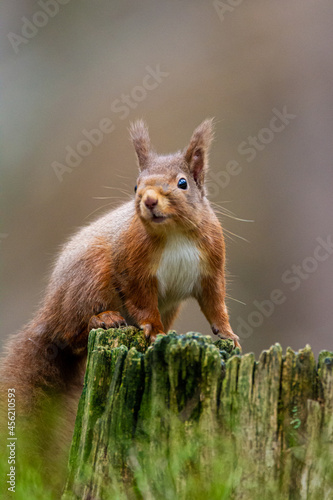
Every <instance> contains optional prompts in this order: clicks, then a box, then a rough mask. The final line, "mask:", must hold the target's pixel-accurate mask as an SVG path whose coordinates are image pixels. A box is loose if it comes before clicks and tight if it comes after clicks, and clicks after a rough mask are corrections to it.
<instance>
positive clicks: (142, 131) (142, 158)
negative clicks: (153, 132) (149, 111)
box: [129, 120, 151, 170]
mask: <svg viewBox="0 0 333 500" xmlns="http://www.w3.org/2000/svg"><path fill="white" fill-rule="evenodd" d="M129 132H130V136H131V139H132V142H133V146H134V149H135V151H136V154H137V157H138V162H139V169H140V170H143V169H144V168H145V167H146V166H147V160H148V158H149V155H150V152H151V145H150V138H149V132H148V127H147V125H146V124H145V122H144V121H143V120H137V121H136V122H134V123H131V126H130V129H129Z"/></svg>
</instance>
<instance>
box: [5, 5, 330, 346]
mask: <svg viewBox="0 0 333 500" xmlns="http://www.w3.org/2000/svg"><path fill="white" fill-rule="evenodd" d="M45 1H46V0H45ZM222 3H223V2H220V7H216V6H215V3H214V2H211V1H210V2H202V1H199V0H191V1H189V0H166V1H156V0H155V1H153V0H144V1H142V2H129V1H124V0H117V1H113V2H110V1H107V0H100V1H88V0H85V1H80V2H76V1H74V0H69V1H68V3H67V4H64V5H60V4H58V7H59V12H58V13H57V14H56V15H54V17H52V18H51V17H49V18H48V19H47V23H46V25H45V26H43V27H40V28H38V32H37V33H36V34H34V36H31V38H29V39H26V41H27V43H23V42H22V43H19V45H18V47H17V50H16V51H15V50H14V48H13V46H12V44H11V42H10V37H11V38H12V40H13V37H12V35H11V36H10V37H8V34H9V33H15V34H16V35H21V30H22V27H23V26H24V23H25V21H24V20H22V18H23V17H26V18H27V19H28V20H30V21H31V20H32V19H35V20H37V22H39V23H41V24H43V22H44V21H43V19H44V20H45V16H44V17H43V16H42V17H40V16H39V17H38V15H36V12H38V11H41V10H42V9H41V7H40V5H39V4H38V3H37V2H33V1H28V0H24V1H23V0H18V1H16V2H12V1H9V0H6V1H4V2H3V3H2V5H1V16H0V18H1V47H2V53H1V56H2V63H1V73H2V97H3V106H2V113H1V119H2V122H3V123H2V133H3V138H2V146H1V148H2V154H1V157H2V161H1V163H2V165H1V203H2V209H1V215H2V218H1V219H2V222H1V227H0V244H1V248H0V252H1V261H2V267H1V283H2V286H1V309H2V310H1V344H2V343H3V340H4V339H5V337H7V336H8V335H9V334H11V333H13V332H15V331H17V330H18V329H19V328H20V327H21V326H22V325H23V324H24V323H25V322H27V321H28V320H29V319H30V318H31V317H32V314H33V312H34V310H35V309H36V307H37V305H38V303H39V301H40V299H41V297H42V294H43V289H44V288H45V285H46V283H47V276H48V274H49V271H50V267H51V264H52V262H53V261H54V258H55V255H56V253H57V251H58V248H59V246H60V244H61V243H63V242H64V241H65V240H66V239H67V238H68V237H69V236H70V235H71V234H72V233H73V232H74V231H75V230H76V229H77V228H78V227H80V226H82V225H83V224H86V223H87V222H89V221H90V220H92V219H93V218H94V217H96V216H98V215H100V214H102V213H104V212H105V211H106V210H108V209H110V208H111V207H112V206H113V204H114V203H117V202H121V199H123V200H125V199H127V195H126V193H124V192H123V191H122V190H125V191H126V192H128V193H131V194H132V193H133V186H134V185H135V178H136V163H135V157H134V153H133V150H132V147H131V145H130V143H129V140H128V132H127V128H128V125H129V122H130V121H132V120H135V119H136V118H138V117H143V118H144V119H145V120H146V121H147V123H148V124H149V127H150V131H151V138H152V142H153V144H154V145H155V147H156V149H157V150H158V151H159V152H161V153H168V152H172V151H174V150H177V149H179V148H183V147H185V145H186V143H187V141H188V140H189V138H190V135H191V133H192V130H193V129H194V128H195V126H196V125H198V124H199V123H200V121H201V120H203V119H204V118H205V117H207V116H208V117H210V116H214V117H215V118H216V139H215V142H214V145H213V148H212V153H211V171H212V173H213V174H215V177H214V178H215V180H214V179H213V177H212V176H211V177H209V178H208V181H209V192H210V196H211V199H212V201H214V202H215V203H217V204H218V205H219V206H220V207H224V209H228V210H230V211H232V212H233V213H234V214H235V215H236V217H237V218H239V219H246V220H253V221H254V222H243V221H240V220H237V219H234V218H230V217H227V216H221V221H222V224H223V226H224V227H225V228H226V229H227V230H228V231H230V232H231V233H235V234H236V235H238V236H240V237H241V238H244V239H245V240H247V241H244V239H241V238H238V237H237V236H231V238H227V256H228V270H229V275H230V277H229V286H228V295H229V296H230V298H229V299H228V307H229V310H230V315H231V323H232V325H233V327H234V330H235V331H237V328H238V324H239V321H240V318H242V319H243V320H244V321H246V322H248V316H249V315H251V313H252V312H253V311H255V310H257V308H256V306H255V305H254V303H253V302H254V301H256V300H257V301H258V302H262V301H264V300H267V299H269V297H270V295H271V292H272V290H274V289H280V290H282V292H283V295H284V297H285V300H284V302H283V304H280V305H276V306H275V307H274V311H273V313H272V314H271V315H270V316H269V317H267V318H265V319H264V321H263V322H262V324H261V325H260V326H258V327H255V328H253V332H251V334H249V335H246V338H244V339H243V341H242V344H243V348H244V351H255V352H257V353H258V352H259V351H260V350H262V349H264V348H267V347H269V345H270V344H272V343H274V342H280V343H281V344H282V345H283V347H284V348H285V347H287V346H288V345H290V346H291V347H293V348H294V349H299V348H301V347H303V346H304V345H305V344H306V343H310V344H311V346H312V347H313V348H314V350H315V352H316V353H317V352H318V351H319V350H320V349H323V348H327V349H333V338H332V327H333V306H332V297H333V279H332V277H333V255H329V257H328V258H327V259H326V260H325V261H323V262H319V263H318V266H317V269H316V270H315V271H314V272H312V273H310V274H309V275H308V277H307V278H302V279H301V280H300V286H299V287H298V289H297V290H295V291H292V290H291V285H290V284H286V283H284V282H283V281H282V280H281V276H282V275H283V273H284V272H286V271H288V270H291V268H292V266H293V265H302V263H303V261H304V259H306V258H308V257H311V256H313V252H314V249H315V247H316V246H317V245H318V243H317V241H316V238H318V237H322V238H324V239H326V238H327V237H328V236H329V235H332V233H333V227H332V226H333V225H332V220H333V196H332V183H333V180H332V156H333V155H332V153H333V151H332V150H333V141H332V129H333V98H332V96H333V91H332V90H333V89H332V81H333V64H332V47H333V31H332V21H333V4H332V2H331V0H322V1H320V2H314V1H313V0H295V1H293V2H288V1H287V0H280V1H279V2H277V1H273V0H270V1H267V0H266V1H264V0H253V1H251V2H245V1H244V2H238V6H237V7H232V6H231V5H232V3H233V4H235V3H237V2H231V1H230V2H229V1H228V0H225V2H224V4H226V5H229V8H228V9H225V12H224V13H223V7H222ZM230 6H231V7H230ZM218 11H219V12H218ZM33 16H35V17H33ZM21 36H22V35H21ZM16 40H17V39H16ZM12 43H13V42H12ZM16 52H17V53H16ZM158 65H159V66H160V69H161V71H163V72H166V73H169V75H168V76H167V77H163V78H162V81H161V82H160V83H159V85H158V86H157V88H155V89H153V90H148V91H147V95H146V96H145V97H144V98H143V99H142V100H141V101H140V102H135V101H134V105H133V106H132V108H131V107H128V116H126V117H124V116H123V115H124V114H126V113H125V112H124V113H123V114H122V113H120V112H115V111H112V110H111V105H112V103H114V102H115V100H116V99H121V98H122V94H131V93H132V92H134V94H135V95H137V96H138V95H139V94H140V91H138V90H135V87H137V86H141V85H142V82H143V79H144V77H145V75H147V66H149V67H151V68H156V67H157V66H158ZM141 95H142V94H141ZM284 106H285V107H286V110H287V112H288V113H290V114H293V115H296V117H295V118H294V119H292V120H290V123H289V124H288V125H286V126H285V127H284V130H282V131H281V132H279V133H275V134H274V137H273V139H272V140H270V142H269V143H267V144H266V145H265V146H264V148H261V150H260V151H257V154H256V157H255V159H254V160H253V161H251V162H248V161H247V159H248V158H249V155H244V154H243V155H242V154H241V153H240V152H239V151H238V148H239V145H240V144H241V143H242V142H243V141H247V140H248V139H247V138H248V137H249V136H253V137H257V136H258V134H259V133H260V131H261V129H263V128H265V127H268V126H269V123H270V120H271V118H272V117H273V116H274V115H273V111H272V110H273V109H274V108H276V109H277V110H280V111H282V109H283V107H284ZM103 118H110V119H111V120H112V122H113V124H114V130H113V131H112V132H111V133H109V134H106V135H105V136H104V139H103V141H102V142H101V144H100V145H99V146H96V147H93V150H92V152H91V153H90V154H89V155H87V156H86V157H85V158H83V160H82V162H81V163H80V165H78V166H77V167H76V168H74V169H73V171H72V172H70V173H69V172H67V173H64V175H63V180H62V182H59V180H58V178H57V176H56V175H55V172H54V170H53V168H52V166H51V165H52V163H53V162H54V161H57V162H60V163H64V162H65V155H66V150H65V148H66V146H70V147H72V148H76V146H77V144H78V143H79V142H80V141H81V140H83V139H85V137H84V135H83V134H82V130H83V129H87V130H91V129H93V128H96V126H97V125H98V124H99V122H100V120H101V119H103ZM262 137H265V135H262ZM266 137H267V132H266ZM268 138H269V136H268ZM231 160H235V161H237V163H238V164H239V168H240V169H241V173H239V174H238V175H234V176H232V177H231V178H230V181H229V183H226V182H225V183H223V182H221V179H223V180H225V175H224V174H223V172H225V171H226V166H227V164H228V162H230V161H231ZM216 176H217V177H216ZM216 178H217V179H220V181H218V182H217V181H216ZM103 186H110V187H113V188H120V190H116V189H107V188H105V187H103ZM110 196H112V197H118V196H119V197H120V199H118V198H112V199H106V200H101V199H97V198H98V197H110ZM110 203H112V205H110ZM107 204H109V205H107ZM228 234H229V233H228ZM307 262H308V263H309V262H310V261H307ZM310 264H311V263H310ZM310 264H309V265H310ZM234 299H235V300H234ZM238 301H240V302H243V303H245V305H244V304H242V303H240V302H238ZM257 318H258V315H257ZM175 326H176V328H177V329H178V331H180V332H185V331H188V330H193V329H195V330H198V331H201V332H203V333H207V334H208V333H209V326H208V324H207V322H206V320H205V318H204V317H203V316H202V314H201V313H200V311H199V308H198V306H197V304H195V303H194V302H189V303H188V304H187V305H186V306H185V307H184V309H183V311H182V314H181V316H180V317H179V319H178V320H177V323H176V325H175Z"/></svg>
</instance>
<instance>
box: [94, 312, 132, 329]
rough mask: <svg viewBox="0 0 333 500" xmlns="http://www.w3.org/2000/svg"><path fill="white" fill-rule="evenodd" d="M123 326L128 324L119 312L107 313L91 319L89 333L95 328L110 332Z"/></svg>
mask: <svg viewBox="0 0 333 500" xmlns="http://www.w3.org/2000/svg"><path fill="white" fill-rule="evenodd" d="M122 326H127V323H126V321H125V320H124V318H123V317H122V316H121V315H120V314H119V312H115V311H105V312H102V313H100V314H97V315H96V316H92V317H91V318H90V321H89V324H88V330H89V332H90V330H92V329H93V328H103V329H104V330H108V329H109V328H121V327H122Z"/></svg>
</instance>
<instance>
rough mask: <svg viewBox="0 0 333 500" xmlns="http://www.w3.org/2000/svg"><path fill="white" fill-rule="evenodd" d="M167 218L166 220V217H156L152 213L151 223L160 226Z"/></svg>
mask: <svg viewBox="0 0 333 500" xmlns="http://www.w3.org/2000/svg"><path fill="white" fill-rule="evenodd" d="M167 218H168V217H167V215H156V214H154V213H153V214H152V218H151V221H152V222H155V223H157V224H160V223H161V222H164V221H165V220H166V219H167Z"/></svg>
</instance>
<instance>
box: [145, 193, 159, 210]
mask: <svg viewBox="0 0 333 500" xmlns="http://www.w3.org/2000/svg"><path fill="white" fill-rule="evenodd" d="M157 203H158V200H157V198H153V197H152V196H147V198H146V199H145V205H146V207H147V208H149V210H152V209H153V208H154V207H156V205H157Z"/></svg>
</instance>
